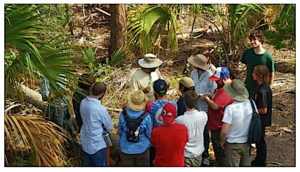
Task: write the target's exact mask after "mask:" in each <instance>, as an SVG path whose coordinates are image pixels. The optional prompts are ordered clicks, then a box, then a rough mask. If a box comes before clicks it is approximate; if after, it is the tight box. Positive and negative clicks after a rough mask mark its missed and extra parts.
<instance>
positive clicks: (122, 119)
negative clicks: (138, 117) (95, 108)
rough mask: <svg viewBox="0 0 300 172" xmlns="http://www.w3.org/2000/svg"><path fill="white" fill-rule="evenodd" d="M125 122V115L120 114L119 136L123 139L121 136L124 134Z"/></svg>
mask: <svg viewBox="0 0 300 172" xmlns="http://www.w3.org/2000/svg"><path fill="white" fill-rule="evenodd" d="M123 122H124V118H123V115H122V113H121V114H120V116H119V123H118V134H119V136H120V138H121V135H122V133H123Z"/></svg>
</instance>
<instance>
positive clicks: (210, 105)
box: [204, 96, 220, 110]
mask: <svg viewBox="0 0 300 172" xmlns="http://www.w3.org/2000/svg"><path fill="white" fill-rule="evenodd" d="M204 101H205V102H206V103H207V105H208V106H209V107H210V108H212V109H213V110H219V109H220V106H219V105H217V104H216V103H215V102H214V101H213V100H211V99H210V98H209V97H208V96H205V97H204Z"/></svg>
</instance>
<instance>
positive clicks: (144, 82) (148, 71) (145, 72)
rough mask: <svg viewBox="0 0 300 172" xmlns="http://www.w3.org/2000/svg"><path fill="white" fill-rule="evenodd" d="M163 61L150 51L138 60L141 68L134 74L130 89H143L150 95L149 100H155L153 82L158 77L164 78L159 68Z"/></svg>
mask: <svg viewBox="0 0 300 172" xmlns="http://www.w3.org/2000/svg"><path fill="white" fill-rule="evenodd" d="M162 63H163V62H162V61H161V60H160V59H158V58H157V57H156V56H155V55H154V54H151V53H148V54H145V55H144V58H142V59H139V60H138V65H139V66H140V68H139V69H138V70H137V71H136V72H135V73H134V74H133V75H132V77H131V82H130V90H132V91H137V90H142V91H143V92H144V93H145V94H146V96H147V97H148V101H153V100H155V97H154V91H153V87H152V85H153V83H154V81H156V80H158V79H163V77H162V75H161V74H160V72H159V70H158V69H157V68H158V67H159V66H160V65H161V64H162Z"/></svg>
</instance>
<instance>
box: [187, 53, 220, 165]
mask: <svg viewBox="0 0 300 172" xmlns="http://www.w3.org/2000/svg"><path fill="white" fill-rule="evenodd" d="M188 62H189V63H190V64H191V66H192V68H193V70H192V72H191V75H190V78H192V80H193V81H194V84H195V92H196V93H197V94H198V95H200V96H201V97H200V99H199V100H198V102H197V104H196V109H197V110H198V111H205V112H206V113H207V110H208V105H207V103H206V102H205V101H204V96H202V95H205V94H213V93H214V92H215V90H216V88H217V84H216V83H215V82H214V81H211V80H209V77H210V76H211V75H213V72H212V71H215V69H214V68H215V67H214V66H213V65H212V64H211V63H210V59H209V57H207V56H204V55H202V54H197V55H192V56H191V57H189V58H188ZM203 134H204V147H205V151H204V153H203V154H202V165H203V166H209V154H208V148H209V133H208V130H207V127H206V126H205V129H204V133H203Z"/></svg>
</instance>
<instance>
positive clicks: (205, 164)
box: [202, 158, 209, 166]
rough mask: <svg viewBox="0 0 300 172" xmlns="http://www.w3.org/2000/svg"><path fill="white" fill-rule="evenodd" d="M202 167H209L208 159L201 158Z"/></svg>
mask: <svg viewBox="0 0 300 172" xmlns="http://www.w3.org/2000/svg"><path fill="white" fill-rule="evenodd" d="M202 165H203V166H209V158H203V160H202Z"/></svg>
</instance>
